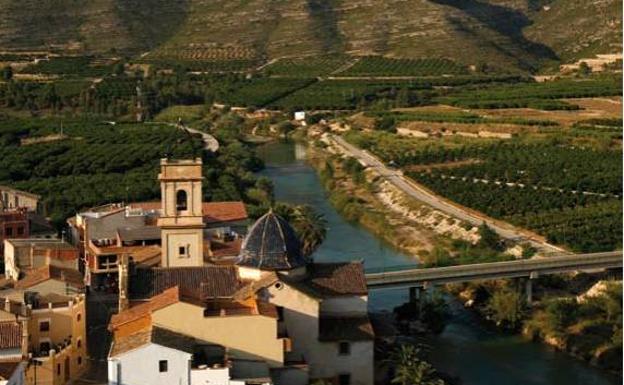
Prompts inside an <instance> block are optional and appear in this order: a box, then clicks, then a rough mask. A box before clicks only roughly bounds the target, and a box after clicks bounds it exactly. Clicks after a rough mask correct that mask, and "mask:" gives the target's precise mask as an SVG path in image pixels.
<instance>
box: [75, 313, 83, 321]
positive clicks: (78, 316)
mask: <svg viewBox="0 0 624 385" xmlns="http://www.w3.org/2000/svg"><path fill="white" fill-rule="evenodd" d="M81 319H82V314H80V313H78V315H77V316H76V321H77V322H80V320H81Z"/></svg>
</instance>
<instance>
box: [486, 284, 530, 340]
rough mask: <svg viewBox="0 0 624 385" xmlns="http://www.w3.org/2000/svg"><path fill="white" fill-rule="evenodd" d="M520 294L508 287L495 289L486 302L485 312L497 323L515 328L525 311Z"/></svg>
mask: <svg viewBox="0 0 624 385" xmlns="http://www.w3.org/2000/svg"><path fill="white" fill-rule="evenodd" d="M525 306H526V304H525V303H524V301H523V297H522V294H520V293H518V291H515V290H511V289H509V288H505V289H501V290H497V291H495V292H494V293H493V294H492V296H491V297H490V299H489V300H488V304H487V312H488V313H489V314H490V316H491V317H492V320H493V321H494V322H496V324H497V325H499V326H502V327H505V328H509V329H512V330H516V329H517V328H518V327H519V326H520V324H521V322H522V318H523V315H524V313H525V311H526V309H525Z"/></svg>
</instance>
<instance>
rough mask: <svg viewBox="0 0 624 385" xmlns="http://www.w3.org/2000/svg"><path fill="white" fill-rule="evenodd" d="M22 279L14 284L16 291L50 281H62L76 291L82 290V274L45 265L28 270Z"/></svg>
mask: <svg viewBox="0 0 624 385" xmlns="http://www.w3.org/2000/svg"><path fill="white" fill-rule="evenodd" d="M25 275H26V276H25V277H24V278H23V279H20V280H19V281H17V282H16V283H15V288H16V289H26V288H29V287H33V286H35V285H38V284H40V283H42V282H45V281H47V280H50V279H54V280H57V281H62V282H65V283H67V284H68V285H70V286H73V287H74V288H76V289H83V288H84V280H83V278H82V274H80V272H79V271H78V270H74V269H68V268H63V267H58V266H54V265H47V266H44V267H41V268H38V269H33V270H29V271H27V272H26V274H25Z"/></svg>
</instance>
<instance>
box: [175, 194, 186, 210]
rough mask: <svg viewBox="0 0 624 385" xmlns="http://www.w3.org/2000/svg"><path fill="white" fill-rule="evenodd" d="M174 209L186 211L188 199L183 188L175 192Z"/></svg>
mask: <svg viewBox="0 0 624 385" xmlns="http://www.w3.org/2000/svg"><path fill="white" fill-rule="evenodd" d="M176 209H177V210H178V211H186V210H187V209H188V199H187V197H186V191H184V190H178V192H177V193H176Z"/></svg>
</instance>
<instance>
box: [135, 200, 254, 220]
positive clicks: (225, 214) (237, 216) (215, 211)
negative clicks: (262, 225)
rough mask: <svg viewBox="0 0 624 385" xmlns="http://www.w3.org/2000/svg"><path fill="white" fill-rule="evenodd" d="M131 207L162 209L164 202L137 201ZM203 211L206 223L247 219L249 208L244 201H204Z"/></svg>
mask: <svg viewBox="0 0 624 385" xmlns="http://www.w3.org/2000/svg"><path fill="white" fill-rule="evenodd" d="M128 206H130V207H131V208H141V209H143V210H161V208H162V203H161V202H160V201H157V202H135V203H130V204H129V205H128ZM202 212H203V214H204V222H205V223H218V222H232V221H242V220H245V219H247V209H246V208H245V204H244V203H243V202H238V201H235V202H203V203H202Z"/></svg>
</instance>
